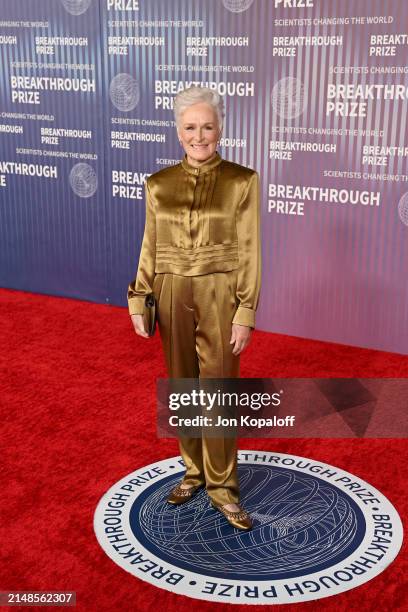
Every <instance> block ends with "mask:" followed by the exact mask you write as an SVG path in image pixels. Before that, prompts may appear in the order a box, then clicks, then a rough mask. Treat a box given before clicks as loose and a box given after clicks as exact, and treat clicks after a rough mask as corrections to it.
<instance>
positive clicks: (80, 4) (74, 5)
mask: <svg viewBox="0 0 408 612" xmlns="http://www.w3.org/2000/svg"><path fill="white" fill-rule="evenodd" d="M61 2H62V4H63V6H64V8H65V10H66V11H67V12H68V13H71V15H82V13H85V11H86V10H88V8H89V5H90V4H91V2H92V0H61Z"/></svg>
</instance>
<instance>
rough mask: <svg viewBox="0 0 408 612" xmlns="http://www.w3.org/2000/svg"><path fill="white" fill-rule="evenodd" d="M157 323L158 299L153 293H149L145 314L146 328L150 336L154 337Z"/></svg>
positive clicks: (146, 299)
mask: <svg viewBox="0 0 408 612" xmlns="http://www.w3.org/2000/svg"><path fill="white" fill-rule="evenodd" d="M156 321H157V307H156V298H155V297H154V295H153V293H149V295H146V298H145V303H144V312H143V323H144V328H145V330H146V331H147V333H148V334H149V336H153V334H154V332H155V330H156Z"/></svg>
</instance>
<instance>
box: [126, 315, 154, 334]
mask: <svg viewBox="0 0 408 612" xmlns="http://www.w3.org/2000/svg"><path fill="white" fill-rule="evenodd" d="M130 318H131V319H132V323H133V327H134V328H135V332H136V333H137V335H138V336H142V337H143V338H148V337H149V334H148V333H147V332H146V330H145V328H144V323H143V315H140V314H135V315H130Z"/></svg>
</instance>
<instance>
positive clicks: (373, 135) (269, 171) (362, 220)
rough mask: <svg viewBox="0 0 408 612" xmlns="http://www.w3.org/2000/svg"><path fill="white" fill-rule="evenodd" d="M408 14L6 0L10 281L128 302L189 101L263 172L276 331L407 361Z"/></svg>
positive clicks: (267, 290)
mask: <svg viewBox="0 0 408 612" xmlns="http://www.w3.org/2000/svg"><path fill="white" fill-rule="evenodd" d="M407 23H408V3H407V2H406V1H405V0H389V1H386V2H384V0H360V1H359V2H354V1H353V0H99V1H98V0H32V1H30V2H21V1H20V2H16V1H13V0H9V1H7V0H3V2H2V6H1V15H0V139H1V147H0V241H1V242H0V257H1V260H0V263H1V266H0V283H1V285H2V286H4V287H12V288H16V289H22V290H28V291H34V292H39V293H46V294H53V295H61V296H69V297H74V298H81V299H88V300H91V301H95V302H103V303H111V304H116V305H123V306H126V289H127V286H128V284H129V282H130V280H132V278H133V277H134V275H135V272H136V266H137V260H138V255H139V249H140V244H141V239H142V235H143V228H144V215H145V211H144V181H145V179H146V177H147V176H148V175H149V174H152V173H154V172H156V171H157V170H159V169H161V168H163V167H165V166H167V165H169V164H174V163H178V162H179V161H180V159H181V157H182V155H183V151H182V150H181V147H180V145H179V142H178V139H177V135H176V130H175V124H174V117H173V108H172V107H173V99H174V96H175V94H176V93H177V92H178V91H179V90H180V89H183V88H185V87H188V86H189V85H191V84H198V85H205V86H208V87H213V88H214V89H217V90H218V91H219V92H220V93H221V94H222V95H223V96H224V100H225V105H226V118H225V125H224V131H223V138H222V140H221V143H220V144H221V146H220V149H219V152H220V154H221V156H222V157H225V158H226V159H229V160H232V161H236V162H238V163H241V164H243V165H247V166H250V167H252V168H255V169H257V170H258V171H259V173H260V176H261V183H262V236H263V245H262V248H263V282H262V290H261V302H260V309H259V314H258V328H259V329H264V330H270V331H274V332H280V333H286V334H291V335H297V336H303V337H309V338H317V339H322V340H332V341H336V342H341V343H344V344H351V345H356V346H363V347H373V348H379V349H385V350H390V351H396V352H401V353H408V283H407V280H406V279H407V278H408V166H407V159H408V139H407V123H406V119H407V99H408V66H407V62H406V58H407V52H408V32H407V28H406V24H407Z"/></svg>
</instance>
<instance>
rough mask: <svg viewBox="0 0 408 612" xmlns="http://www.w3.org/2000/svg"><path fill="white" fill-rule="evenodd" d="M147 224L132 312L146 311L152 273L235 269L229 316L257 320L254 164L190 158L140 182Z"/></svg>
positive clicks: (132, 293) (258, 277)
mask: <svg viewBox="0 0 408 612" xmlns="http://www.w3.org/2000/svg"><path fill="white" fill-rule="evenodd" d="M145 197H146V224H145V231H144V236H143V242H142V247H141V251H140V258H139V266H138V270H137V274H136V278H135V279H134V281H133V282H132V283H130V285H129V287H128V291H127V298H128V305H129V313H130V314H131V315H133V314H143V308H144V299H145V296H146V295H147V294H148V293H151V292H152V287H153V280H154V277H155V275H156V274H160V273H163V272H170V273H172V274H180V275H182V276H197V275H201V274H210V273H212V272H227V271H230V270H238V273H237V290H236V298H237V301H238V307H237V311H236V313H235V316H234V318H233V323H238V324H239V325H246V326H248V327H255V311H256V309H257V306H258V298H259V290H260V282H261V245H260V201H259V200H260V196H259V175H258V173H257V172H256V170H253V169H252V168H247V167H246V166H241V165H240V164H237V163H235V162H231V161H227V160H226V159H223V158H221V156H220V154H219V153H218V151H216V153H215V156H214V157H213V158H211V159H210V160H208V161H206V162H204V163H203V164H201V165H200V166H199V167H197V168H196V167H194V166H192V165H191V164H189V163H188V161H187V155H186V154H185V155H184V158H183V159H182V160H181V161H180V163H178V164H175V165H174V166H169V167H166V168H163V169H161V170H159V171H158V172H155V173H154V174H151V175H150V176H149V177H148V178H147V180H146V182H145Z"/></svg>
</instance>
